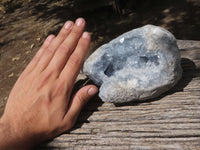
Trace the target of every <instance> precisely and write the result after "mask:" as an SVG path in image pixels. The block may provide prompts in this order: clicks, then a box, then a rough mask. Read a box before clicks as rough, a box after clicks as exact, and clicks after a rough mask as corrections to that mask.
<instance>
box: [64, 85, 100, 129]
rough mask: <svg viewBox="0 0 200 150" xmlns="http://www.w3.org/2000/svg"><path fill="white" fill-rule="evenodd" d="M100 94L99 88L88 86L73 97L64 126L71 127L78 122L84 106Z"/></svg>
mask: <svg viewBox="0 0 200 150" xmlns="http://www.w3.org/2000/svg"><path fill="white" fill-rule="evenodd" d="M97 92H98V88H97V87H96V86H94V85H88V86H85V87H83V88H81V89H80V90H79V91H78V92H77V93H76V94H75V95H74V97H73V99H72V101H71V103H70V105H69V108H68V112H67V114H66V115H65V117H64V120H63V121H64V124H65V125H66V124H71V127H72V126H73V125H74V123H75V122H76V120H77V118H78V115H79V113H80V111H81V109H82V108H83V106H84V105H85V104H86V103H87V102H88V101H89V100H90V99H91V98H92V97H93V96H94V95H95V94H96V93H97Z"/></svg>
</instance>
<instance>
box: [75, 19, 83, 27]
mask: <svg viewBox="0 0 200 150" xmlns="http://www.w3.org/2000/svg"><path fill="white" fill-rule="evenodd" d="M83 22H84V21H83V19H82V18H79V19H77V20H76V25H77V26H81V25H83Z"/></svg>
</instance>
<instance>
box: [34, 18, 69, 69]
mask: <svg viewBox="0 0 200 150" xmlns="http://www.w3.org/2000/svg"><path fill="white" fill-rule="evenodd" d="M72 27H73V22H71V21H67V22H66V23H65V25H64V26H63V27H62V29H61V30H60V32H59V34H58V36H57V37H56V38H55V40H54V41H53V42H52V43H51V44H50V45H49V46H48V47H47V48H46V49H45V51H44V53H43V55H42V57H41V59H40V61H39V62H38V65H37V66H38V68H39V69H38V70H39V71H43V70H44V69H45V68H46V67H47V66H48V64H49V62H50V61H51V59H52V57H53V56H54V54H55V52H56V50H57V48H58V47H59V46H60V44H61V43H62V42H63V41H64V40H65V39H66V38H67V36H68V35H69V34H70V32H71V29H72Z"/></svg>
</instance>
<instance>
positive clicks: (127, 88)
mask: <svg viewBox="0 0 200 150" xmlns="http://www.w3.org/2000/svg"><path fill="white" fill-rule="evenodd" d="M180 62H181V59H180V53H179V50H178V47H177V44H176V39H175V37H174V36H173V35H172V34H171V33H170V32H169V31H167V30H165V29H163V28H161V27H157V26H153V25H146V26H144V27H141V28H137V29H134V30H131V31H129V32H127V33H124V34H122V35H121V36H119V37H117V38H116V39H114V40H112V41H110V42H109V43H107V44H104V45H102V46H101V47H100V48H98V49H97V50H96V51H95V52H94V53H93V54H92V55H91V56H90V57H89V58H88V59H87V60H86V62H85V63H84V66H83V72H84V73H85V74H86V75H87V76H88V77H89V78H90V79H91V80H93V81H94V83H95V84H97V85H98V86H100V89H99V97H100V98H101V99H102V100H103V101H104V102H113V103H123V102H129V101H134V100H146V99H150V98H155V97H157V96H159V95H160V94H162V93H163V92H166V91H168V90H169V89H170V88H172V87H173V86H174V85H175V84H176V83H177V82H178V81H179V79H180V78H181V76H182V68H181V65H180Z"/></svg>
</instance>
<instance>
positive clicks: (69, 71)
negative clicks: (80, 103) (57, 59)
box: [60, 32, 91, 86]
mask: <svg viewBox="0 0 200 150" xmlns="http://www.w3.org/2000/svg"><path fill="white" fill-rule="evenodd" d="M90 39H91V38H90V34H89V33H88V32H84V33H83V35H82V37H81V39H80V40H79V42H78V45H77V47H76V49H75V51H74V52H73V53H72V55H71V56H70V58H69V60H68V62H67V64H66V65H65V67H64V69H63V70H62V72H61V74H60V79H61V80H63V82H65V81H66V80H67V82H68V86H72V85H73V84H74V81H75V80H76V77H77V75H78V73H79V71H80V68H81V66H82V64H83V62H84V59H85V56H86V54H87V51H88V48H89V45H90Z"/></svg>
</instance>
